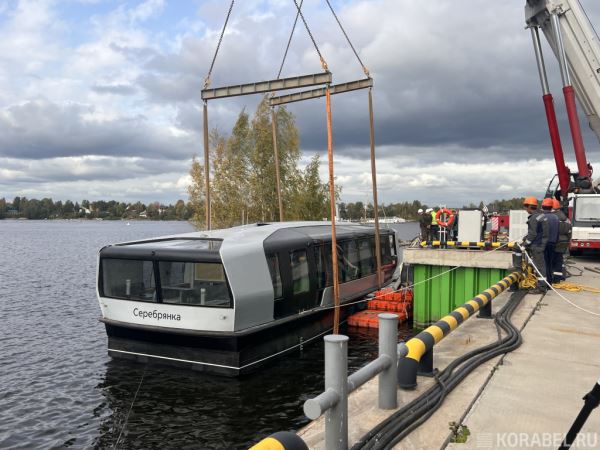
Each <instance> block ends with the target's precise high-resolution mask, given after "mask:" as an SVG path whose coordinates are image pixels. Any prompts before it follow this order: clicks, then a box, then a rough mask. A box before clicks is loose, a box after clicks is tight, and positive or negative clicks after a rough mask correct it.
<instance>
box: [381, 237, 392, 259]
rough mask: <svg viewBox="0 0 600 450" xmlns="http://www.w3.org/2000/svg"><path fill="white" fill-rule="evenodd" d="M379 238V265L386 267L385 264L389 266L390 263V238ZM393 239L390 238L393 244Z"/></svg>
mask: <svg viewBox="0 0 600 450" xmlns="http://www.w3.org/2000/svg"><path fill="white" fill-rule="evenodd" d="M379 238H380V242H381V264H382V265H384V266H385V265H386V264H391V263H392V251H391V247H392V246H393V245H391V244H390V238H388V235H382V236H379ZM393 239H394V238H393V237H392V238H391V240H392V242H393Z"/></svg>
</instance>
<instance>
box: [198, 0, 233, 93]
mask: <svg viewBox="0 0 600 450" xmlns="http://www.w3.org/2000/svg"><path fill="white" fill-rule="evenodd" d="M234 3H235V0H231V4H230V5H229V11H227V17H226V18H225V23H224V24H223V29H222V30H221V36H219V42H218V43H217V49H216V50H215V54H214V56H213V59H212V62H211V63H210V69H209V70H208V75H206V78H205V79H204V89H207V88H208V86H209V85H210V76H211V74H212V71H213V67H214V66H215V61H216V60H217V54H218V53H219V48H220V47H221V42H222V41H223V36H224V35H225V28H227V22H229V16H231V10H232V9H233V4H234Z"/></svg>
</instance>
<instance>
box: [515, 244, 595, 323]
mask: <svg viewBox="0 0 600 450" xmlns="http://www.w3.org/2000/svg"><path fill="white" fill-rule="evenodd" d="M519 248H520V249H521V250H524V249H523V247H521V246H520V245H519ZM524 253H525V255H527V259H528V260H529V264H531V265H532V266H533V268H534V269H535V271H536V273H537V274H539V276H540V277H542V278H543V279H544V281H545V280H546V277H545V276H544V275H542V273H541V272H540V270H539V269H538V268H537V267H536V265H535V264H534V262H533V260H532V259H531V256H529V255H528V254H527V252H526V251H524ZM546 284H548V283H546ZM548 286H550V289H552V290H553V291H554V292H555V293H556V295H558V296H559V297H560V298H562V299H563V300H564V301H565V302H567V303H568V304H569V305H571V306H573V307H575V308H577V309H579V310H581V311H583V312H585V313H588V314H590V315H592V316H596V317H600V313H597V312H594V311H590V310H589V309H585V308H582V307H581V306H579V305H576V304H575V303H573V302H572V301H571V300H569V299H568V298H567V297H565V296H564V295H562V294H561V293H560V292H558V291H557V290H556V288H555V287H554V286H553V285H551V284H548Z"/></svg>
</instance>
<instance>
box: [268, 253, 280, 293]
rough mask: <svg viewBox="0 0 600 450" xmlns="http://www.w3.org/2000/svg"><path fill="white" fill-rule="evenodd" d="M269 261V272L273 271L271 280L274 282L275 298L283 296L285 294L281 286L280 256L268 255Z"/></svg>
mask: <svg viewBox="0 0 600 450" xmlns="http://www.w3.org/2000/svg"><path fill="white" fill-rule="evenodd" d="M267 263H268V265H269V272H270V273H271V282H272V283H273V292H274V293H275V298H281V297H282V296H283V291H282V286H281V273H280V272H279V257H278V256H277V255H276V254H272V255H268V256H267Z"/></svg>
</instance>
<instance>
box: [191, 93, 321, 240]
mask: <svg viewBox="0 0 600 450" xmlns="http://www.w3.org/2000/svg"><path fill="white" fill-rule="evenodd" d="M275 117H276V120H277V124H276V125H277V144H278V145H277V148H278V157H279V173H280V180H281V191H282V200H283V208H284V217H285V219H286V220H315V219H316V220H320V219H321V218H323V217H326V216H328V214H327V211H328V209H327V208H328V203H327V195H326V194H327V185H326V184H325V185H324V184H323V183H321V180H320V178H319V173H318V170H319V158H318V157H314V158H313V159H312V160H311V162H310V163H309V165H308V166H307V167H306V168H305V170H304V171H301V170H300V169H299V167H298V164H299V161H300V156H301V152H300V138H299V133H298V129H297V127H296V124H295V118H294V116H293V115H292V114H291V113H290V112H288V111H287V110H286V109H285V108H279V109H277V111H276V114H275ZM209 142H210V165H211V167H210V168H211V177H210V189H211V206H212V208H211V214H212V215H211V222H212V223H213V224H214V227H215V228H219V227H230V226H233V225H238V224H240V223H244V222H258V221H273V220H278V218H279V204H278V198H277V182H276V175H275V173H276V172H275V157H274V149H273V134H272V116H271V109H270V107H269V104H268V98H267V97H264V98H263V100H262V101H261V102H260V103H259V105H258V107H257V109H256V112H255V114H254V116H253V117H252V119H251V120H250V117H249V115H248V114H247V113H246V111H245V110H242V111H241V113H240V114H239V116H238V119H237V121H236V123H235V125H234V127H233V129H232V132H231V135H230V136H229V137H225V136H223V135H222V134H221V133H219V132H218V131H217V130H213V131H212V132H211V134H210V136H209ZM190 176H191V178H192V184H191V185H190V186H189V188H188V192H189V194H190V206H191V208H192V218H193V221H194V222H195V224H196V225H197V226H198V227H199V228H204V226H205V217H204V214H205V213H204V211H205V210H204V204H205V192H204V191H205V186H204V166H203V165H202V164H201V163H200V162H199V161H198V160H197V159H196V158H194V159H193V160H192V168H191V170H190Z"/></svg>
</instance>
